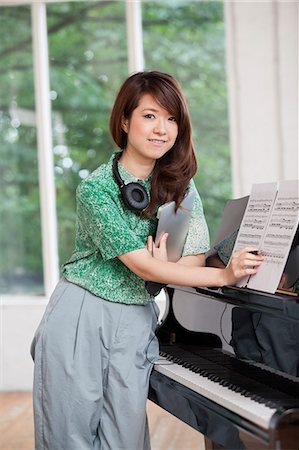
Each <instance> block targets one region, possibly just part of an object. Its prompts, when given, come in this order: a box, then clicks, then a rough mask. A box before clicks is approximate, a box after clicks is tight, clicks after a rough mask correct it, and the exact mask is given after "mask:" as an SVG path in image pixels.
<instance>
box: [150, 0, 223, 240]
mask: <svg viewBox="0 0 299 450" xmlns="http://www.w3.org/2000/svg"><path fill="white" fill-rule="evenodd" d="M142 17H143V38H144V54H145V67H146V68H147V69H157V70H162V71H165V72H169V73H171V74H172V75H174V76H175V77H176V78H177V79H178V80H179V82H180V83H181V85H182V87H183V90H184V92H185V94H186V97H187V100H188V104H189V107H190V113H191V118H192V123H193V135H194V136H193V137H194V143H195V148H196V151H197V158H198V162H199V168H198V174H197V176H196V178H195V182H196V184H197V188H198V189H199V192H200V194H201V197H202V200H203V204H204V209H205V214H206V218H207V222H208V226H209V230H210V235H211V238H212V239H213V237H214V236H215V233H216V231H217V227H218V225H219V220H220V217H221V213H222V210H223V206H224V202H225V201H226V200H227V199H228V198H230V197H231V174H230V148H229V135H228V112H227V87H226V69H225V48H224V44H225V40H224V19H223V3H222V2H205V1H204V2H202V1H198V0H188V1H186V0H164V1H163V2H158V1H146V2H144V3H143V4H142Z"/></svg>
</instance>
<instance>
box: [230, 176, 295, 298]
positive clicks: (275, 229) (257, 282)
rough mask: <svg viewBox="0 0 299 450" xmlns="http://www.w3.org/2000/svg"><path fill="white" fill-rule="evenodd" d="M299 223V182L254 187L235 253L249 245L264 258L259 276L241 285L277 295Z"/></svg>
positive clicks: (264, 184) (245, 279)
mask: <svg viewBox="0 0 299 450" xmlns="http://www.w3.org/2000/svg"><path fill="white" fill-rule="evenodd" d="M298 223H299V180H289V181H281V182H279V183H262V184H254V185H253V187H252V191H251V194H250V197H249V200H248V204H247V208H246V210H245V213H244V217H243V220H242V223H241V226H240V229H239V233H238V236H237V239H236V242H235V246H234V250H237V249H239V248H242V247H244V246H246V245H254V246H256V247H258V248H259V249H260V251H261V252H262V253H263V255H264V257H265V259H264V261H263V263H262V265H261V266H260V268H259V271H258V273H257V274H255V275H253V276H250V277H244V278H243V279H242V280H240V282H239V283H238V286H240V287H245V286H246V287H248V288H251V289H256V290H260V291H264V292H269V293H274V292H275V291H276V289H277V288H278V285H279V281H280V278H281V276H282V274H283V270H284V267H285V264H286V260H287V258H288V255H289V252H290V249H291V245H292V241H293V238H294V236H295V233H296V230H297V227H298Z"/></svg>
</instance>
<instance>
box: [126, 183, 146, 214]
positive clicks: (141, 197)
mask: <svg viewBox="0 0 299 450" xmlns="http://www.w3.org/2000/svg"><path fill="white" fill-rule="evenodd" d="M121 194H122V198H123V201H124V203H125V204H126V206H127V207H128V208H130V209H132V210H135V211H143V210H144V209H145V208H146V207H147V206H148V204H149V198H148V194H147V191H146V189H145V187H143V186H142V185H141V184H139V183H128V184H125V185H124V186H122V188H121Z"/></svg>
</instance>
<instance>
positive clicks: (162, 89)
mask: <svg viewBox="0 0 299 450" xmlns="http://www.w3.org/2000/svg"><path fill="white" fill-rule="evenodd" d="M110 130H111V134H112V137H113V139H114V141H115V143H116V145H117V146H118V148H119V149H120V150H121V151H120V152H117V153H116V154H114V155H112V157H111V159H110V161H109V162H108V163H107V164H104V165H102V166H100V167H99V168H98V169H97V170H95V171H94V172H93V173H92V174H91V175H90V176H89V177H88V178H87V179H85V180H84V181H82V182H81V184H80V185H79V187H78V189H77V205H78V208H77V235H76V246H75V252H74V253H73V255H72V257H71V259H70V260H69V261H68V262H67V263H66V264H65V265H64V266H63V271H62V272H63V278H62V280H61V281H60V282H59V283H58V285H57V287H56V289H55V291H54V293H53V295H52V297H51V300H50V302H49V304H48V307H47V309H46V312H45V315H44V317H43V319H42V322H41V324H40V326H39V328H38V330H37V331H36V334H35V337H34V340H33V343H32V356H33V357H34V360H35V376H34V417H35V439H36V449H37V450H41V449H48V450H85V449H86V450H87V449H101V450H118V449H126V450H143V449H149V448H150V443H149V436H148V429H147V420H146V399H147V393H148V383H149V376H150V371H151V369H152V365H153V362H154V361H155V359H156V358H157V357H158V344H157V340H156V338H155V335H154V331H155V327H156V324H157V317H158V310H157V306H156V304H155V302H154V298H153V297H152V296H151V295H150V294H149V293H148V292H147V290H146V287H145V281H155V282H159V283H171V284H178V285H186V286H223V285H226V284H234V283H235V282H236V281H237V280H238V278H240V277H242V276H244V275H247V274H254V273H255V272H256V270H257V268H258V266H259V265H260V263H261V260H262V258H261V257H259V256H255V255H253V254H252V253H250V251H252V250H255V249H253V248H246V249H244V250H242V251H241V252H239V253H238V254H236V255H234V256H233V258H232V260H231V262H230V264H229V265H228V266H227V267H226V268H224V269H216V268H210V267H203V266H204V264H205V257H204V253H205V252H206V251H207V250H208V247H209V243H208V232H207V227H206V222H205V219H204V215H203V210H202V204H201V200H200V197H199V195H197V198H196V201H195V205H194V208H193V212H192V218H191V223H190V229H189V234H188V236H187V240H186V243H185V247H184V253H183V256H182V258H181V259H180V260H179V261H178V262H177V263H173V262H168V261H167V253H166V239H167V236H166V235H164V236H163V238H162V239H161V242H160V243H159V245H156V244H155V243H153V239H152V238H151V237H150V236H152V235H153V234H154V232H155V226H156V211H157V208H158V206H159V205H161V204H163V203H165V202H167V201H170V200H175V202H176V205H177V206H179V205H180V203H181V201H182V199H183V198H184V195H185V193H186V191H187V189H188V187H189V186H190V185H191V186H193V187H194V183H193V181H192V177H193V175H194V174H195V172H196V168H197V166H196V159H195V155H194V149H193V144H192V138H191V124H190V117H189V113H188V108H187V105H186V101H185V99H184V96H183V94H182V91H181V89H180V86H179V85H178V83H177V82H176V80H175V79H173V78H172V77H171V76H170V75H167V74H164V73H160V72H141V73H136V74H134V75H132V76H130V77H129V78H128V79H127V80H126V81H125V82H124V84H123V85H122V87H121V89H120V91H119V93H118V95H117V97H116V100H115V103H114V106H113V109H112V113H111V119H110Z"/></svg>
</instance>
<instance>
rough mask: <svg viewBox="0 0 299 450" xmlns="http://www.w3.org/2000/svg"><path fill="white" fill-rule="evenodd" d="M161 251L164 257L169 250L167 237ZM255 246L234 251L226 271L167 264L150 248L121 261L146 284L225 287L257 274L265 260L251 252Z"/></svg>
mask: <svg viewBox="0 0 299 450" xmlns="http://www.w3.org/2000/svg"><path fill="white" fill-rule="evenodd" d="M160 247H161V248H160V249H159V250H160V252H161V254H162V255H163V252H165V248H166V238H164V239H161V243H160ZM255 250H256V249H255V248H253V247H246V248H245V249H243V250H241V251H238V252H235V253H234V255H233V257H232V258H231V261H230V264H229V265H228V266H227V267H226V268H225V269H218V268H212V267H198V266H193V265H184V264H179V263H173V262H168V261H165V260H161V259H159V255H157V253H156V254H155V257H154V256H152V253H151V252H150V251H149V250H148V249H140V250H134V251H132V252H128V253H126V254H124V255H121V256H119V259H120V260H121V261H122V262H123V263H124V264H125V265H126V266H127V267H128V268H129V269H130V270H131V271H132V272H134V273H135V274H136V275H138V276H139V277H140V278H143V279H144V280H145V281H155V282H158V283H163V284H177V285H181V286H205V287H211V286H225V285H233V284H236V282H237V281H238V279H240V278H242V277H244V276H246V275H253V274H255V273H256V272H257V269H258V267H259V265H260V264H261V262H262V260H263V257H262V256H260V255H254V254H252V253H250V252H252V251H255Z"/></svg>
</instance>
